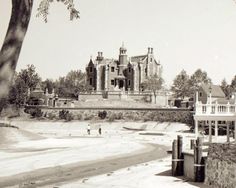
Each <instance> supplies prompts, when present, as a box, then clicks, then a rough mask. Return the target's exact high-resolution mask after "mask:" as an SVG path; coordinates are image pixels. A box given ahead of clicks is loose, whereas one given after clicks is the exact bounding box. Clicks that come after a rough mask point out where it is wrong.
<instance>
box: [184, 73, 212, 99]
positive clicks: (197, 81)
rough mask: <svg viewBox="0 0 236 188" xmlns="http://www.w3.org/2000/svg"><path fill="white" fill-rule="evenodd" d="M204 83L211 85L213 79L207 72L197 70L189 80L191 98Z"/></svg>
mask: <svg viewBox="0 0 236 188" xmlns="http://www.w3.org/2000/svg"><path fill="white" fill-rule="evenodd" d="M202 83H205V84H211V79H210V78H209V77H208V76H207V72H206V71H202V70H201V69H197V70H196V71H195V72H194V73H193V75H192V76H191V77H190V79H189V83H188V85H189V91H190V94H189V96H190V97H193V96H194V95H195V93H196V91H197V90H198V89H199V87H200V85H201V84H202Z"/></svg>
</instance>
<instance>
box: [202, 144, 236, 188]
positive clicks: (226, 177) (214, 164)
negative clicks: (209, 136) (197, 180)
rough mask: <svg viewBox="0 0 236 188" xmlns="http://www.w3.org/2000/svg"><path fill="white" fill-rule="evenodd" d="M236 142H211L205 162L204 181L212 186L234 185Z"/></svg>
mask: <svg viewBox="0 0 236 188" xmlns="http://www.w3.org/2000/svg"><path fill="white" fill-rule="evenodd" d="M235 156H236V144H235V143H234V144H233V143H230V144H229V143H228V144H216V143H214V144H211V145H210V146H209V153H208V158H207V163H206V172H205V175H206V178H205V183H206V184H207V185H211V186H212V187H214V188H235V187H236V157H235Z"/></svg>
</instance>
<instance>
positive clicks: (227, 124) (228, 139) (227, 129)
mask: <svg viewBox="0 0 236 188" xmlns="http://www.w3.org/2000/svg"><path fill="white" fill-rule="evenodd" d="M226 135H227V142H230V138H229V122H228V121H226Z"/></svg>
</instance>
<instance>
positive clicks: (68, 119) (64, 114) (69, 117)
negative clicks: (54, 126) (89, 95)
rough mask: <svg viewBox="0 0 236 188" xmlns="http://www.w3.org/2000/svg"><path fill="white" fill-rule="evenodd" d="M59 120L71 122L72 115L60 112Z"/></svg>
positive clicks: (63, 111)
mask: <svg viewBox="0 0 236 188" xmlns="http://www.w3.org/2000/svg"><path fill="white" fill-rule="evenodd" d="M59 118H60V119H64V120H66V121H71V120H73V114H72V113H70V112H69V111H68V110H64V109H63V110H61V111H59Z"/></svg>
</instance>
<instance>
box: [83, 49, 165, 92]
mask: <svg viewBox="0 0 236 188" xmlns="http://www.w3.org/2000/svg"><path fill="white" fill-rule="evenodd" d="M126 52H127V49H126V48H125V47H124V45H122V47H120V50H119V58H118V60H116V59H108V58H104V57H103V53H102V52H98V56H97V57H96V59H95V60H93V59H92V58H91V59H90V61H89V63H88V65H87V67H86V80H87V84H88V85H90V86H91V87H92V88H93V89H94V90H95V91H120V90H123V91H124V90H125V91H128V90H130V91H134V92H139V91H140V90H142V88H141V83H143V82H144V81H145V79H146V78H147V77H149V76H152V75H155V74H157V75H160V74H161V65H160V62H159V61H157V60H156V59H155V58H154V54H153V48H148V52H147V54H145V55H138V56H132V57H130V58H128V56H127V53H126Z"/></svg>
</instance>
